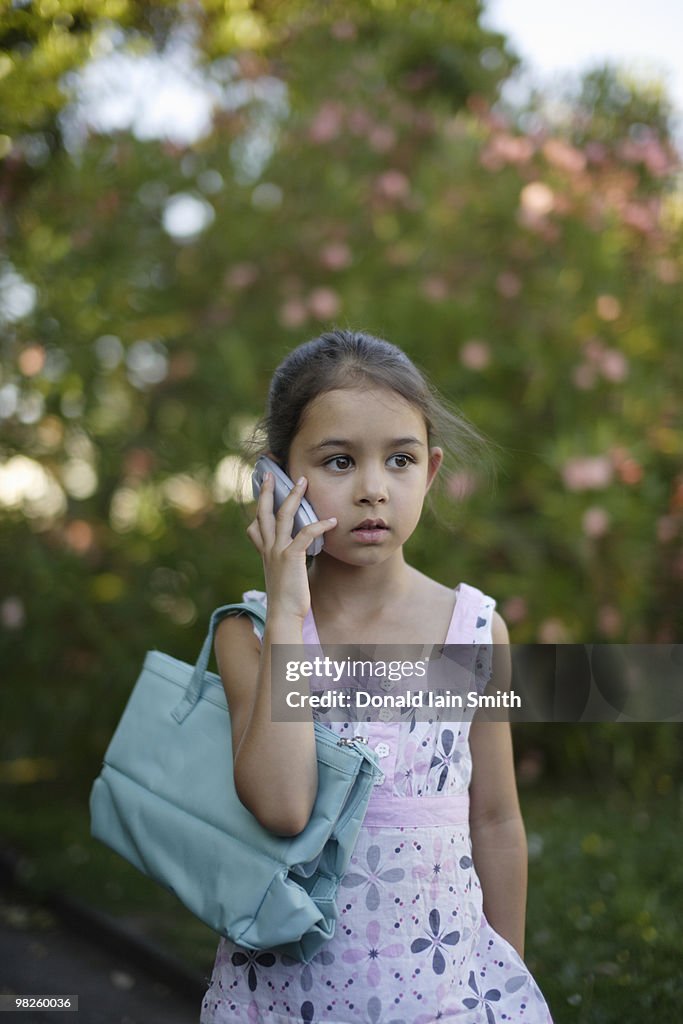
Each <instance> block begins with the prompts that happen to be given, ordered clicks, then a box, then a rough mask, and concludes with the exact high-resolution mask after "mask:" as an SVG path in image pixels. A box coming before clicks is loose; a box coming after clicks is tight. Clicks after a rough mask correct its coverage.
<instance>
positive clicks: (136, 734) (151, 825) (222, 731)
mask: <svg viewBox="0 0 683 1024" xmlns="http://www.w3.org/2000/svg"><path fill="white" fill-rule="evenodd" d="M234 614H247V615H249V616H250V618H251V619H252V621H253V622H256V623H261V624H262V623H263V621H264V610H263V608H262V607H261V605H259V604H249V603H246V604H233V605H224V606H222V607H221V608H218V609H216V611H215V612H214V613H213V615H212V616H211V623H210V626H209V631H208V634H207V637H206V640H205V641H204V646H203V647H202V650H201V653H200V655H199V659H198V661H197V664H196V666H194V667H193V666H191V665H187V664H185V663H184V662H182V661H178V660H176V659H175V658H171V657H169V655H167V654H162V653H161V652H160V651H150V652H148V654H147V656H146V658H145V663H144V666H143V669H142V672H141V673H140V676H139V678H138V680H137V683H136V684H135V687H134V689H133V692H132V694H131V696H130V699H129V701H128V704H127V705H126V708H125V710H124V712H123V715H122V717H121V720H120V722H119V724H118V726H117V729H116V732H115V733H114V737H113V739H112V741H111V743H110V745H109V748H108V749H107V752H106V754H105V757H104V764H103V767H102V771H101V773H100V775H99V776H98V778H97V779H96V780H95V783H94V785H93V788H92V792H91V795H90V814H91V832H92V835H93V836H94V837H95V838H97V839H99V840H101V841H102V842H103V843H106V844H107V845H108V846H110V847H112V849H114V850H115V851H116V852H117V853H119V854H121V856H123V857H125V858H126V859H127V860H129V861H130V863H131V864H133V865H134V866H135V867H136V868H138V869H139V870H140V871H142V872H144V873H145V874H146V875H149V876H150V877H151V878H153V879H155V880H156V881H157V882H159V883H161V884H162V885H163V886H165V887H166V888H167V889H170V890H171V891H172V892H174V893H175V894H176V896H177V897H178V898H179V899H180V900H181V901H182V903H184V904H185V906H186V907H187V908H188V909H189V910H191V911H192V913H194V914H195V915H196V916H197V917H199V918H200V919H201V920H202V921H204V922H205V923H206V924H208V925H209V927H211V928H213V929H214V931H216V932H219V933H220V934H221V935H224V936H227V937H228V938H230V939H232V940H233V942H236V943H238V944H239V945H241V946H244V947H246V948H247V949H272V948H277V949H278V950H279V951H280V952H283V953H287V954H288V955H289V956H292V957H294V958H295V959H297V960H300V961H303V962H304V963H308V962H309V961H310V960H311V959H312V958H313V957H314V956H315V954H316V953H317V952H318V951H319V950H320V949H321V947H322V946H323V945H324V944H325V942H326V941H327V940H328V939H330V938H331V937H332V935H333V934H334V930H335V923H336V920H337V916H338V914H337V906H336V896H337V889H338V887H339V882H340V879H341V877H342V876H343V874H344V872H345V871H346V868H347V866H348V863H349V859H350V857H351V853H352V851H353V847H354V845H355V842H356V839H357V837H358V832H359V829H360V827H361V823H362V820H363V816H364V814H365V811H366V808H367V805H368V801H369V799H370V795H371V792H372V787H373V784H374V783H375V781H377V782H379V781H381V780H382V777H383V776H382V772H381V770H380V768H379V765H378V763H377V760H376V755H375V754H374V752H373V751H372V750H370V749H369V748H368V747H367V745H366V744H363V743H362V742H361V741H359V740H353V741H348V740H341V741H340V739H339V738H338V737H337V736H336V735H335V734H334V733H333V732H332V730H331V729H329V728H327V727H326V726H323V725H321V724H320V723H318V722H315V723H314V729H315V738H316V746H317V754H318V794H317V797H316V801H315V806H314V808H313V813H312V815H311V818H310V821H309V822H308V824H307V826H306V828H305V829H304V830H303V832H301V833H299V835H296V836H287V837H282V836H276V835H274V834H273V833H271V832H269V831H268V830H267V829H265V828H263V827H262V826H261V825H260V824H259V823H258V821H257V820H256V818H255V817H254V816H253V815H252V814H251V813H250V812H249V811H248V810H247V809H246V807H244V805H243V804H242V803H241V802H240V800H239V798H238V796H237V793H236V792H235V786H234V781H233V763H232V744H231V730H230V719H229V713H228V707H227V702H226V699H225V691H224V689H223V686H222V683H221V680H220V677H219V676H217V675H215V674H214V673H213V672H209V671H207V665H208V661H209V656H210V654H211V650H212V646H213V637H214V631H215V629H216V626H217V625H218V623H219V622H220V620H221V619H222V618H224V617H225V616H226V615H234Z"/></svg>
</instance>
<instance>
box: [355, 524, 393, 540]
mask: <svg viewBox="0 0 683 1024" xmlns="http://www.w3.org/2000/svg"><path fill="white" fill-rule="evenodd" d="M388 533H389V528H388V527H387V526H379V527H369V526H363V527H359V526H357V527H356V528H355V529H353V530H351V534H352V536H353V537H357V538H358V540H360V541H364V542H365V543H368V544H376V543H377V542H378V541H381V540H383V539H384V537H385V536H386V535H387V534H388Z"/></svg>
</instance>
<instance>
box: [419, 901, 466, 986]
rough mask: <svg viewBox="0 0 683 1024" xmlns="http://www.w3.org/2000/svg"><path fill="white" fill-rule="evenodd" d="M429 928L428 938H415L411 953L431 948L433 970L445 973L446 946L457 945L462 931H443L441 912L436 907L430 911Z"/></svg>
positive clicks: (437, 972)
mask: <svg viewBox="0 0 683 1024" xmlns="http://www.w3.org/2000/svg"><path fill="white" fill-rule="evenodd" d="M429 928H430V931H431V934H429V933H428V936H429V937H428V938H426V939H415V941H414V942H412V943H411V944H410V951H411V953H422V952H423V951H424V950H425V949H429V950H431V953H432V970H433V971H434V974H443V972H444V971H445V970H446V960H445V959H444V955H443V953H442V948H443V947H444V946H455V944H456V943H457V942H460V932H458V931H453V932H446V930H445V929H444V930H443V931H441V930H440V929H441V914H440V913H439V911H438V910H437V909H436V908H434V910H430V912H429Z"/></svg>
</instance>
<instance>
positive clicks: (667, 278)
mask: <svg viewBox="0 0 683 1024" xmlns="http://www.w3.org/2000/svg"><path fill="white" fill-rule="evenodd" d="M655 274H656V275H657V277H658V278H659V280H660V281H661V282H662V284H676V283H677V282H678V279H679V277H680V274H679V272H678V267H677V265H676V262H675V261H674V260H670V259H667V258H666V257H662V259H659V260H657V262H656V263H655Z"/></svg>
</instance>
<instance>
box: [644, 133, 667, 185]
mask: <svg viewBox="0 0 683 1024" xmlns="http://www.w3.org/2000/svg"><path fill="white" fill-rule="evenodd" d="M643 160H644V162H645V166H646V167H647V169H648V171H649V172H650V174H652V175H653V176H654V177H655V178H661V177H662V176H663V175H664V174H668V172H669V171H670V170H671V169H672V166H673V161H672V160H671V158H670V156H669V154H668V153H667V151H666V150H665V149H664V147H663V146H662V144H661V143H660V142H659V141H658V140H657V139H650V140H648V142H646V143H645V145H644V147H643Z"/></svg>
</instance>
